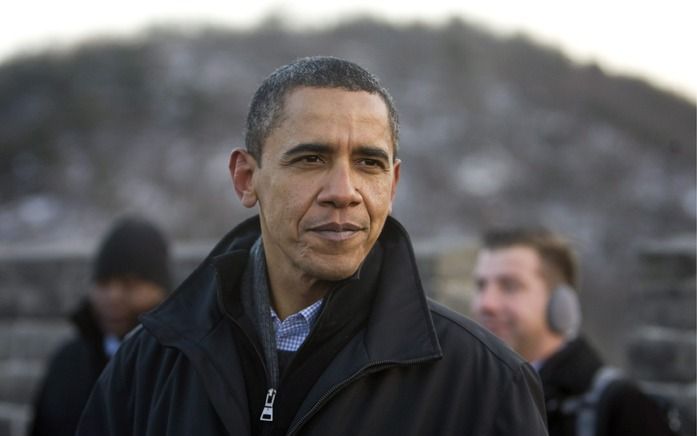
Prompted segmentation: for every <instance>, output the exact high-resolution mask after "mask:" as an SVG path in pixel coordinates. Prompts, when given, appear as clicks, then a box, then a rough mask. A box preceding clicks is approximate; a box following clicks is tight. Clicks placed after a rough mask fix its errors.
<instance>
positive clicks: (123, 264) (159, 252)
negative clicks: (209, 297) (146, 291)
mask: <svg viewBox="0 0 697 436" xmlns="http://www.w3.org/2000/svg"><path fill="white" fill-rule="evenodd" d="M169 262H170V261H169V249H168V246H167V241H166V240H165V238H164V236H163V235H162V233H161V232H160V230H158V229H157V227H155V225H154V224H152V223H150V222H148V221H146V220H144V219H142V218H136V217H126V218H122V219H120V220H118V221H117V222H116V223H115V224H114V226H113V227H112V228H111V230H110V231H109V233H108V234H107V235H106V236H105V237H104V239H103V240H102V242H101V244H100V246H99V250H98V251H97V256H96V257H95V260H94V265H93V270H92V279H93V280H94V281H95V282H97V281H104V280H109V279H113V278H121V277H134V278H138V279H141V280H146V281H149V282H152V283H155V284H157V285H160V286H161V287H162V288H164V289H165V291H169V289H170V286H171V278H170V267H169Z"/></svg>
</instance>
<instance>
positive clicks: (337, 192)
mask: <svg viewBox="0 0 697 436" xmlns="http://www.w3.org/2000/svg"><path fill="white" fill-rule="evenodd" d="M353 178H354V175H353V174H352V171H351V166H350V164H349V163H347V162H337V163H336V164H335V165H333V166H332V168H330V169H329V171H328V172H327V175H326V178H325V180H324V183H323V185H322V190H321V191H320V193H319V195H318V197H317V201H318V202H319V203H320V204H321V205H323V206H331V207H336V208H344V207H351V206H356V205H357V204H360V202H361V201H362V197H361V193H360V192H359V191H358V189H357V187H356V185H355V182H354V180H353Z"/></svg>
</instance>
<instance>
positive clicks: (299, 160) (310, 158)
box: [290, 154, 324, 165]
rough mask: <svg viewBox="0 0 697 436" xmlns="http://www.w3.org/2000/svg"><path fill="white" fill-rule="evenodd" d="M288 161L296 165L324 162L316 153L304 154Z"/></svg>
mask: <svg viewBox="0 0 697 436" xmlns="http://www.w3.org/2000/svg"><path fill="white" fill-rule="evenodd" d="M290 163H291V164H298V165H317V164H321V163H324V159H323V158H322V156H320V155H318V154H306V155H302V156H298V157H296V158H295V159H293V160H292V161H291V162H290Z"/></svg>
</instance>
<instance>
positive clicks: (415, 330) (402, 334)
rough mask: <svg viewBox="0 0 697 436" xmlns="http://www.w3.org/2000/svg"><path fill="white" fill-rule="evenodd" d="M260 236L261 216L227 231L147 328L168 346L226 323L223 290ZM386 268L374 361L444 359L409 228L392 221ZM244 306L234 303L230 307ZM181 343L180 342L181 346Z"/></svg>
mask: <svg viewBox="0 0 697 436" xmlns="http://www.w3.org/2000/svg"><path fill="white" fill-rule="evenodd" d="M260 234H261V230H260V225H259V218H258V217H253V218H250V219H248V220H246V221H244V222H243V223H241V224H240V225H238V226H237V227H236V228H235V229H233V230H232V231H231V232H230V233H228V234H227V235H226V236H225V237H224V238H223V239H222V240H221V241H220V242H219V243H218V244H217V245H216V246H215V248H214V249H213V250H212V251H211V253H210V254H209V255H208V256H207V257H206V259H205V260H204V261H203V263H201V265H199V266H198V267H197V268H196V270H194V272H193V273H192V274H191V275H190V276H189V277H188V278H187V279H186V280H185V281H184V282H183V283H182V284H181V285H180V286H179V287H178V288H177V289H176V290H175V291H174V293H173V294H172V295H171V296H170V298H168V299H167V300H166V301H165V302H164V303H162V304H161V305H160V306H159V307H158V308H156V309H155V310H154V311H152V312H150V313H148V314H146V315H145V316H144V317H143V318H142V321H143V324H144V326H145V327H146V329H148V330H149V331H150V332H151V333H152V334H153V335H154V336H155V337H157V338H158V339H159V340H160V341H161V342H162V343H163V344H165V345H172V346H177V344H180V342H181V341H182V340H186V341H194V342H197V341H200V340H201V339H202V338H204V337H206V335H207V334H208V333H209V332H210V331H211V330H213V328H214V327H215V325H216V324H217V323H218V322H220V321H221V319H222V317H223V311H222V310H221V305H222V300H223V299H225V298H228V295H222V292H220V290H221V289H224V288H226V284H227V283H233V284H234V283H238V282H239V280H240V278H241V274H242V272H243V271H244V267H245V265H246V262H247V257H248V251H249V249H250V248H251V246H252V245H253V244H254V242H255V241H256V239H257V238H258V237H259V235H260ZM378 243H379V244H380V246H381V249H382V251H383V255H382V257H383V265H382V270H381V271H380V274H379V277H378V285H377V294H376V295H375V297H374V300H373V308H372V311H371V314H370V316H369V317H368V324H367V328H366V332H365V339H364V345H365V351H366V353H367V355H368V356H369V358H370V359H371V360H389V361H401V360H413V359H417V358H422V357H425V356H434V357H437V356H440V354H441V350H440V345H439V343H438V339H437V336H436V333H435V330H434V327H433V322H432V320H431V315H430V312H429V309H428V304H427V301H426V297H425V294H424V291H423V286H422V284H421V279H420V278H419V274H418V270H417V265H416V260H415V257H414V252H413V249H412V246H411V241H410V240H409V236H408V235H407V232H406V230H405V229H404V228H403V227H402V225H401V224H400V223H399V222H398V221H397V220H396V219H394V218H392V217H388V219H387V221H386V222H385V226H384V228H383V231H382V233H381V235H380V237H379V239H378ZM231 305H232V307H241V305H237V306H235V305H234V302H229V303H226V306H227V307H231ZM180 345H181V344H180Z"/></svg>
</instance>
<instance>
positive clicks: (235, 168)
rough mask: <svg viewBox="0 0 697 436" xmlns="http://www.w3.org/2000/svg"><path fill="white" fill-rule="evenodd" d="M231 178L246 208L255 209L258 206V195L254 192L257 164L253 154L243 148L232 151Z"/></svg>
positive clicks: (229, 166)
mask: <svg viewBox="0 0 697 436" xmlns="http://www.w3.org/2000/svg"><path fill="white" fill-rule="evenodd" d="M228 168H229V169H230V177H232V184H233V186H234V187H235V193H236V194H237V197H238V198H239V199H240V201H241V202H242V205H243V206H244V207H254V205H255V204H257V194H256V192H255V191H254V183H253V179H254V172H255V171H256V169H257V162H256V160H255V159H254V157H252V155H251V154H249V153H248V152H247V150H244V149H242V148H236V149H234V150H232V153H231V154H230V163H229V165H228Z"/></svg>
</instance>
